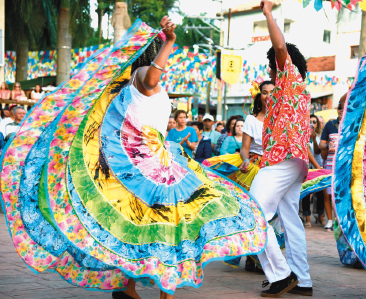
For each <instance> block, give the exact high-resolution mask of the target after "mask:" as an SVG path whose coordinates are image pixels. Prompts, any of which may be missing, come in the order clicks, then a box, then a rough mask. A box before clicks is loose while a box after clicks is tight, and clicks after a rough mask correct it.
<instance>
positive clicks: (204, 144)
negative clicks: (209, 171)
mask: <svg viewBox="0 0 366 299" xmlns="http://www.w3.org/2000/svg"><path fill="white" fill-rule="evenodd" d="M192 127H193V128H194V129H195V130H196V133H197V136H198V143H197V145H196V149H195V150H194V151H193V152H192V158H193V159H195V160H196V161H197V162H199V163H202V162H203V161H204V160H206V159H208V158H211V157H212V146H211V140H210V138H209V137H207V136H204V135H202V133H203V127H204V125H203V124H202V123H201V122H199V121H195V122H193V123H192Z"/></svg>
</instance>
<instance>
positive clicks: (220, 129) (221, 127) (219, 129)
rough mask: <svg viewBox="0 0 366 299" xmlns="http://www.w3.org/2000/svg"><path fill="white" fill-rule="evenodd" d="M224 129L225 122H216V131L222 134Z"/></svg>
mask: <svg viewBox="0 0 366 299" xmlns="http://www.w3.org/2000/svg"><path fill="white" fill-rule="evenodd" d="M223 129H224V124H223V123H221V122H218V123H217V124H216V131H217V132H219V133H220V136H221V131H222V130H223Z"/></svg>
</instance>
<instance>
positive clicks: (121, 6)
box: [112, 0, 131, 44]
mask: <svg viewBox="0 0 366 299" xmlns="http://www.w3.org/2000/svg"><path fill="white" fill-rule="evenodd" d="M112 26H113V28H114V41H113V43H114V44H115V43H117V42H118V41H119V39H120V38H121V37H122V36H123V35H124V34H125V33H126V31H127V29H128V28H129V27H131V19H130V16H129V15H128V8H127V3H126V2H124V1H122V0H116V5H115V7H114V10H113V15H112Z"/></svg>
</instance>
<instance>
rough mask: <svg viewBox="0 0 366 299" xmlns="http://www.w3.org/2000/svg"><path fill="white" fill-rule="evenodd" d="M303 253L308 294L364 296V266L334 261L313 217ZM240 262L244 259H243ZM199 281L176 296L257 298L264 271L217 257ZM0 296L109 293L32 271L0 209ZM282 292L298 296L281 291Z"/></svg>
mask: <svg viewBox="0 0 366 299" xmlns="http://www.w3.org/2000/svg"><path fill="white" fill-rule="evenodd" d="M306 233H307V246H308V259H309V264H310V271H311V276H312V279H313V284H314V297H313V298H322V299H323V298H365V296H366V295H365V294H366V271H365V270H355V269H352V268H347V267H345V266H343V265H341V264H340V262H339V259H338V253H337V249H336V243H335V240H334V237H333V233H331V232H325V231H324V230H323V229H322V228H321V227H320V226H318V225H317V224H314V223H313V227H312V228H310V229H306ZM243 264H244V263H243ZM204 273H205V278H204V282H203V286H202V287H201V288H199V289H193V288H189V287H187V288H183V289H179V290H178V291H177V292H176V297H175V298H177V299H191V298H192V299H193V298H195V299H200V298H211V299H239V298H240V299H244V298H245V299H252V298H261V297H260V291H261V285H262V281H263V280H265V279H266V278H265V276H264V275H260V274H257V273H250V272H246V271H245V270H244V267H242V266H241V267H239V269H232V268H230V267H227V266H225V265H224V264H223V263H221V262H213V263H211V264H209V265H208V266H207V267H206V268H205V270H204ZM138 293H139V294H140V296H141V298H142V299H150V298H151V299H152V298H159V289H158V288H156V287H155V288H142V287H138ZM0 298H1V299H7V298H22V299H53V298H55V299H56V298H92V299H94V298H106V299H107V298H111V294H109V293H102V292H91V291H86V290H84V289H81V288H77V287H73V286H71V285H69V284H68V283H66V282H65V281H63V280H62V279H61V278H60V277H59V276H58V275H57V274H54V273H42V274H39V275H35V274H33V273H32V272H31V271H30V270H29V269H28V268H27V267H26V266H25V264H24V263H23V261H22V260H21V258H20V257H19V256H18V255H17V253H16V252H15V249H14V246H13V244H12V242H11V239H10V236H9V234H8V230H7V227H6V224H5V218H4V215H3V214H1V213H0ZM283 298H303V297H301V296H299V295H293V294H285V295H284V296H283Z"/></svg>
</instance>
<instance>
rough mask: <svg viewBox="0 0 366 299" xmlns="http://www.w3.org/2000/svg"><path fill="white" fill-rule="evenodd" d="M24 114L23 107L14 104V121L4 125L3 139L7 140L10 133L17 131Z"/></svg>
mask: <svg viewBox="0 0 366 299" xmlns="http://www.w3.org/2000/svg"><path fill="white" fill-rule="evenodd" d="M24 116H25V109H24V108H23V107H21V106H16V107H15V108H14V121H13V122H11V123H8V124H7V125H6V126H5V134H4V136H5V141H8V140H9V138H10V137H11V135H12V134H13V133H15V132H17V131H18V130H19V128H20V122H21V121H22V120H23V118H24Z"/></svg>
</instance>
